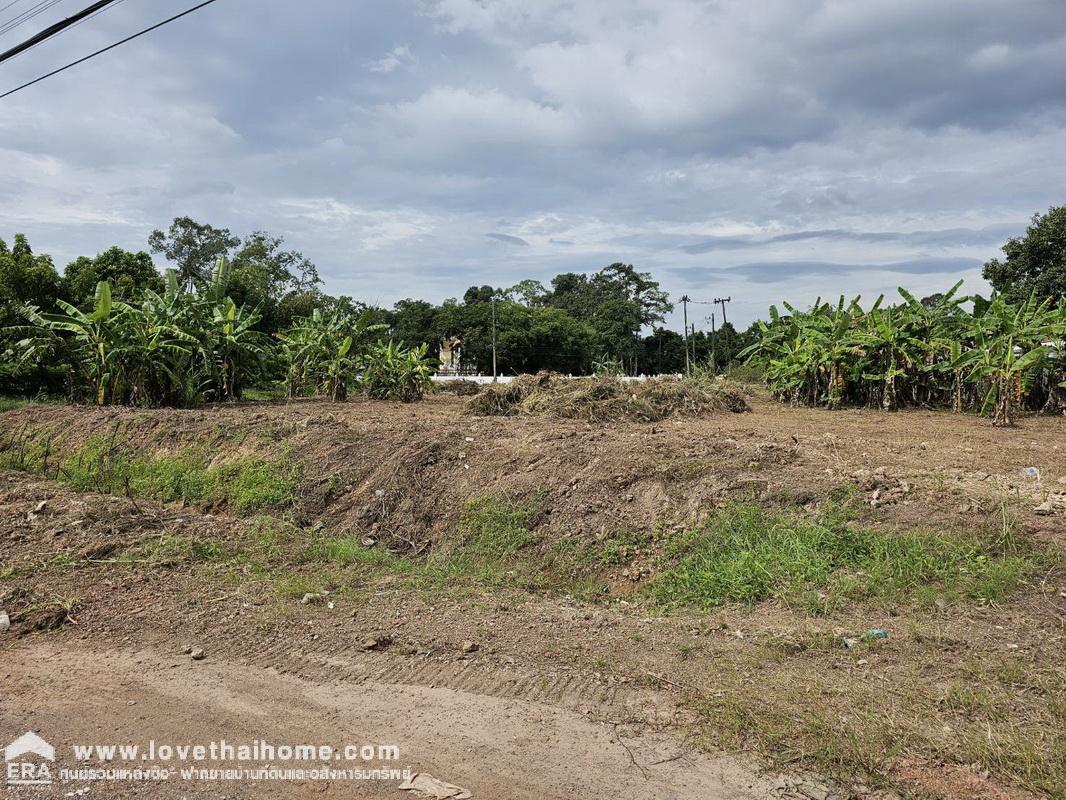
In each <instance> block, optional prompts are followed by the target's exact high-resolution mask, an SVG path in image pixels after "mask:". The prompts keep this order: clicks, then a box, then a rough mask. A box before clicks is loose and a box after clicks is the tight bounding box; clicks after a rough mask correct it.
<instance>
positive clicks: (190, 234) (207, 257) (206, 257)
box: [148, 217, 241, 288]
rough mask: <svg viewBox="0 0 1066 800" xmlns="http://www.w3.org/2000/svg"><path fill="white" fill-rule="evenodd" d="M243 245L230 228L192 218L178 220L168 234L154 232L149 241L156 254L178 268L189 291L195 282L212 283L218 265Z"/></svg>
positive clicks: (172, 224) (180, 276)
mask: <svg viewBox="0 0 1066 800" xmlns="http://www.w3.org/2000/svg"><path fill="white" fill-rule="evenodd" d="M240 243H241V240H240V238H239V237H237V236H234V235H233V234H231V233H230V231H229V229H228V228H215V227H214V226H212V225H207V224H205V223H200V222H196V221H195V220H193V219H191V218H189V217H175V218H174V221H173V222H171V223H170V227H169V228H168V229H167V231H166V232H165V233H164V232H163V231H161V230H154V231H152V233H151V235H150V236H149V237H148V246H149V248H151V250H152V252H153V253H162V254H163V255H164V256H165V257H166V259H167V260H168V261H170V262H172V263H173V264H175V265H176V267H177V272H178V278H179V279H180V280H181V281H182V283H184V284H185V285H186V286H187V287H189V288H192V286H193V282H194V281H200V282H207V281H209V280H211V270H212V269H213V268H214V265H215V262H216V261H217V260H218V259H219V258H220V257H222V256H226V255H228V254H229V252H230V251H231V250H232V249H233V248H235V247H237V246H238V245H239V244H240Z"/></svg>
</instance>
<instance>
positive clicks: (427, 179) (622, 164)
mask: <svg viewBox="0 0 1066 800" xmlns="http://www.w3.org/2000/svg"><path fill="white" fill-rule="evenodd" d="M35 2H36V0H20V2H16V3H15V4H14V5H13V6H12V7H11V8H8V9H6V10H4V11H3V12H2V13H0V22H3V21H6V20H7V19H10V18H11V17H14V15H15V14H17V13H18V12H20V11H23V10H25V9H27V8H30V7H31V6H33V5H34V4H35ZM6 4H7V0H4V2H0V5H6ZM87 4H88V0H61V2H59V3H57V4H56V5H55V6H54V7H53V8H51V9H50V10H49V11H48V12H47V13H45V14H42V15H40V16H38V17H37V18H35V19H33V20H31V21H29V22H27V23H26V24H24V25H22V26H20V27H18V28H15V29H14V30H11V31H8V32H6V33H4V34H2V35H0V45H2V46H3V47H5V48H6V47H8V46H11V45H13V44H15V43H16V42H18V41H21V40H22V39H23V38H26V37H27V36H29V35H30V34H31V33H33V32H35V31H36V30H37V29H39V28H41V27H43V26H44V25H45V24H48V23H50V22H53V21H55V20H57V19H60V18H62V17H64V16H67V15H69V14H71V13H73V12H74V11H76V10H78V9H79V8H81V7H82V6H84V5H87ZM192 4H193V0H181V2H175V1H174V0H125V2H122V3H120V4H119V5H117V6H116V7H114V8H111V9H110V10H108V11H106V12H105V13H102V14H100V15H99V16H97V17H96V18H94V19H92V20H89V21H88V22H86V23H85V24H82V25H79V26H78V27H77V28H75V29H73V30H71V31H68V32H66V33H64V34H62V35H60V36H59V37H57V38H56V39H55V40H54V41H51V42H48V43H45V44H43V45H41V46H39V47H37V48H36V49H34V50H33V51H31V52H28V53H25V54H23V55H21V56H19V57H17V58H16V59H14V60H12V61H9V62H7V63H5V64H4V65H2V66H0V85H2V86H3V88H5V89H6V88H10V87H12V86H15V85H18V84H19V83H22V82H23V81H25V80H29V79H30V78H33V77H36V76H37V75H39V74H41V73H43V72H46V71H48V70H49V69H52V68H54V67H56V66H60V65H62V64H64V63H66V62H68V61H70V60H73V59H74V58H77V57H80V56H81V55H84V54H86V53H88V52H90V51H92V50H94V49H96V48H98V47H102V46H104V45H105V44H109V43H111V42H112V41H115V40H117V39H119V38H121V37H122V36H124V35H127V34H129V33H132V32H134V31H136V30H139V29H140V28H142V27H145V26H147V25H148V24H151V23H153V22H156V21H158V20H161V19H163V18H164V17H166V16H169V15H170V14H172V13H175V12H177V11H180V10H184V8H186V7H187V6H189V5H192ZM1064 76H1066V2H1064V0H998V1H993V0H935V1H934V0H735V1H734V0H722V1H721V2H708V1H704V0H440V1H439V2H421V1H420V0H389V1H388V2H386V1H385V0H382V1H381V2H354V1H353V0H314V2H283V0H258V2H257V1H255V0H219V1H218V2H216V3H215V4H213V5H210V6H208V7H206V8H204V9H203V10H201V11H198V12H196V13H195V14H193V15H191V16H189V17H186V18H184V19H182V20H179V21H178V22H175V23H173V24H172V25H169V26H167V27H166V28H163V29H161V30H159V31H156V32H154V33H152V34H149V35H148V36H146V37H144V38H141V39H139V40H137V41H135V42H133V43H130V44H128V45H125V46H123V47H122V48H120V49H118V50H115V51H112V52H110V53H108V54H105V55H103V56H101V57H99V58H97V59H95V60H93V61H91V62H89V63H87V64H84V65H82V66H80V67H76V68H74V69H72V70H70V71H68V72H66V73H64V74H63V75H60V76H57V77H55V78H52V79H50V80H48V81H45V82H43V83H41V84H39V85H37V86H34V87H32V88H30V89H27V90H25V91H22V92H20V93H18V94H17V95H14V96H12V97H9V98H7V99H5V100H3V101H0V164H2V172H0V236H3V237H4V238H7V239H10V236H11V234H12V233H14V232H15V231H24V232H26V233H27V234H28V235H29V236H30V241H31V243H32V245H33V246H34V248H35V250H37V251H38V252H49V253H51V254H53V255H54V257H55V259H56V263H57V265H58V266H59V267H60V269H62V267H63V265H65V263H66V262H67V261H68V260H69V259H70V258H72V257H74V256H76V255H79V254H86V253H95V252H98V251H100V250H103V249H105V248H106V247H108V246H110V245H112V244H118V245H121V246H123V247H126V248H130V249H144V248H145V247H146V239H147V236H148V233H149V232H150V231H151V230H152V229H153V228H155V227H165V225H166V224H167V223H168V222H169V220H170V219H171V218H173V217H174V216H177V215H190V216H192V217H194V218H195V219H198V220H201V221H205V222H210V223H212V224H214V225H218V226H226V227H229V228H230V229H232V230H233V231H234V232H238V233H245V232H248V231H251V230H253V229H266V230H268V231H270V232H272V233H276V234H281V235H284V236H285V238H286V240H287V242H288V243H289V245H291V246H292V247H295V248H298V249H300V250H302V251H303V252H304V253H305V254H306V255H307V256H309V257H310V258H311V259H312V260H313V261H315V262H316V263H317V264H318V267H319V270H320V272H321V274H322V277H323V278H324V280H325V289H326V290H327V291H329V292H331V293H334V294H339V293H343V294H349V295H352V296H353V297H355V298H356V299H361V300H365V301H368V302H376V303H382V304H391V303H392V302H394V301H395V300H397V299H399V298H402V297H408V296H415V297H424V298H426V299H430V300H434V301H439V300H441V299H443V298H445V297H451V296H461V295H462V293H463V291H464V290H465V289H466V287H467V286H469V285H471V284H485V283H488V284H492V285H496V286H500V285H503V286H507V285H511V284H513V283H515V282H516V281H518V280H519V279H521V278H524V277H534V278H539V279H541V280H544V281H545V282H546V281H547V280H548V279H550V278H551V276H552V275H554V274H556V273H558V272H560V271H565V270H575V271H593V270H596V269H598V268H600V267H602V266H604V265H606V264H608V263H610V262H612V261H625V262H630V263H633V264H635V265H636V266H637V267H639V268H641V269H644V270H648V271H651V272H652V273H654V275H655V276H656V277H657V278H658V279H659V280H660V281H661V282H662V283H663V285H664V287H665V288H666V289H667V290H668V291H669V292H670V293H671V296H672V297H674V298H677V297H679V296H680V295H681V294H683V293H686V292H687V293H688V294H689V295H691V296H692V297H693V298H694V299H697V300H708V299H713V297H715V296H718V295H731V296H732V297H733V302H732V304H731V305H730V306H729V309H728V310H729V313H730V319H731V320H734V321H736V322H738V323H747V322H749V321H750V320H751V319H752V318H754V317H755V316H758V315H761V314H764V313H765V310H766V307H767V305H768V304H769V303H771V302H777V301H779V300H780V299H782V298H785V299H790V300H792V301H794V302H798V303H808V302H811V301H813V300H814V298H815V297H816V296H818V295H822V296H834V297H835V296H836V295H838V294H840V293H841V292H846V293H848V294H849V295H850V294H857V293H862V294H863V295H864V296H865V297H867V299H868V300H872V299H873V298H874V297H875V296H876V295H877V294H878V293H879V292H881V291H885V292H892V293H894V292H895V287H896V286H898V285H900V284H904V285H906V286H908V287H910V288H911V289H912V290H914V291H915V292H916V293H929V292H932V291H936V290H940V289H943V288H945V287H947V286H950V285H951V284H952V283H953V282H954V281H956V280H958V279H959V278H965V279H966V281H967V286H968V288H970V289H971V290H975V291H976V290H982V291H983V290H984V289H985V286H984V284H983V282H982V281H981V279H980V265H981V263H982V262H983V261H984V260H986V259H988V258H989V257H992V256H994V255H996V254H997V252H998V248H999V247H1000V246H1001V245H1002V243H1003V241H1004V240H1005V238H1006V237H1008V236H1010V235H1016V234H1019V233H1021V232H1022V231H1023V230H1024V228H1025V225H1026V222H1027V220H1028V218H1029V217H1030V216H1031V215H1032V214H1033V213H1034V212H1036V211H1043V210H1046V209H1047V208H1048V207H1049V206H1050V205H1059V204H1062V203H1063V202H1066V78H1064ZM709 310H710V307H709V306H704V307H699V308H697V309H696V310H695V311H694V312H693V314H691V315H690V318H692V317H693V316H694V317H695V319H696V321H697V322H698V323H701V327H702V317H703V316H704V315H706V314H707V313H708V312H709Z"/></svg>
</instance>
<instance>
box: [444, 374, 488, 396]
mask: <svg viewBox="0 0 1066 800" xmlns="http://www.w3.org/2000/svg"><path fill="white" fill-rule="evenodd" d="M434 387H435V389H436V391H438V392H440V393H441V394H454V395H456V396H457V397H472V396H473V395H475V394H477V393H478V392H479V391H481V384H480V383H478V382H477V381H471V380H467V379H466V378H456V379H454V380H449V381H441V382H440V383H438V384H435V385H434Z"/></svg>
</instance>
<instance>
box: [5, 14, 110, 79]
mask: <svg viewBox="0 0 1066 800" xmlns="http://www.w3.org/2000/svg"><path fill="white" fill-rule="evenodd" d="M114 2H115V0H96V2H95V3H93V4H92V5H90V6H86V7H85V8H83V9H82V10H81V11H79V12H78V13H77V14H72V15H71V16H69V17H67V18H66V19H63V20H60V21H59V22H56V23H53V24H52V25H49V26H48V27H47V28H45V29H44V30H42V31H40V32H39V33H36V34H34V35H33V36H31V37H30V38H29V39H27V40H26V41H24V42H22V43H21V44H17V45H15V46H14V47H12V48H10V49H8V50H6V51H4V52H3V53H0V64H2V63H4V62H5V61H7V60H8V59H9V58H14V57H15V56H17V55H18V54H19V53H22V52H24V51H26V50H29V49H30V48H31V47H34V46H36V45H39V44H40V43H41V42H43V41H45V40H46V39H51V38H52V37H53V36H56V35H57V34H60V33H62V32H63V31H65V30H66V29H67V28H69V27H70V26H71V25H77V24H78V23H79V22H81V21H82V20H84V19H85V18H86V17H91V16H92V15H93V14H95V13H96V12H97V11H101V10H103V8H104V7H105V6H109V5H111V4H112V3H114Z"/></svg>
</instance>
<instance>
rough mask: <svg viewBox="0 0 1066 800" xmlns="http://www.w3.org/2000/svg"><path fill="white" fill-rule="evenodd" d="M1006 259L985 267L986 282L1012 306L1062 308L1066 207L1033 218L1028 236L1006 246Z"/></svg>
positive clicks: (1065, 289) (1065, 284)
mask: <svg viewBox="0 0 1066 800" xmlns="http://www.w3.org/2000/svg"><path fill="white" fill-rule="evenodd" d="M1003 254H1004V256H1005V258H1004V259H1003V260H1002V261H1000V260H999V259H998V258H993V259H992V260H991V261H989V262H988V263H987V264H985V268H984V272H983V273H982V274H983V275H984V278H985V280H987V281H988V282H989V283H991V284H992V287H993V288H994V289H995V290H996V291H997V292H999V293H1000V294H1002V295H1003V296H1004V298H1005V299H1006V300H1008V301H1009V302H1011V303H1014V304H1018V303H1024V302H1025V301H1027V300H1028V299H1029V297H1030V296H1033V295H1035V297H1036V299H1037V300H1038V301H1041V300H1050V301H1051V302H1052V303H1053V304H1055V305H1058V304H1061V303H1062V302H1063V298H1064V297H1066V206H1059V207H1058V208H1051V209H1048V212H1047V213H1046V214H1043V215H1041V214H1036V215H1034V216H1033V224H1032V225H1030V226H1029V228H1028V230H1026V232H1025V236H1022V237H1020V238H1019V237H1016V238H1012V239H1011V240H1010V241H1008V242H1007V243H1006V244H1005V245H1003Z"/></svg>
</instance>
